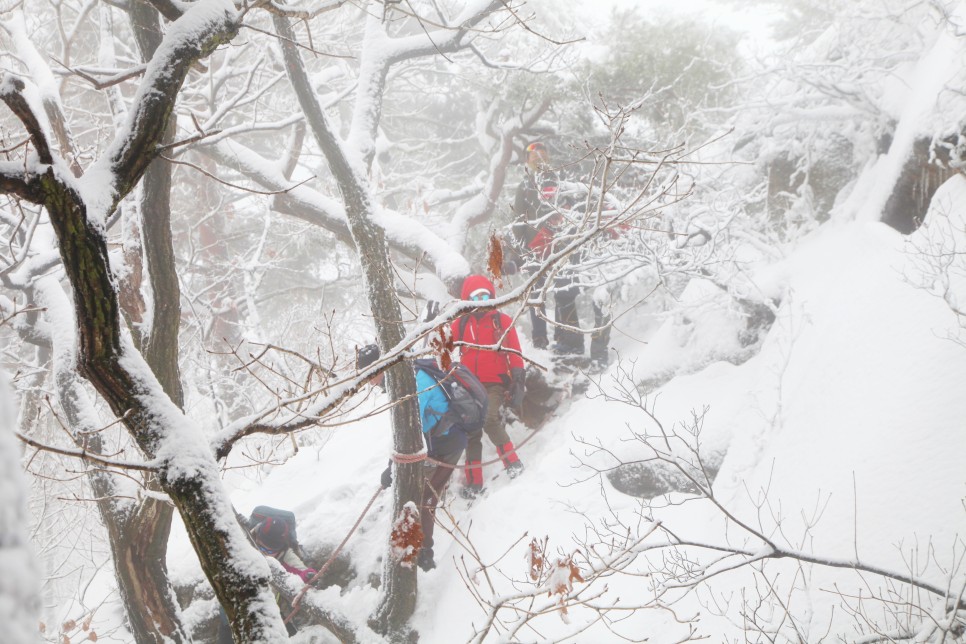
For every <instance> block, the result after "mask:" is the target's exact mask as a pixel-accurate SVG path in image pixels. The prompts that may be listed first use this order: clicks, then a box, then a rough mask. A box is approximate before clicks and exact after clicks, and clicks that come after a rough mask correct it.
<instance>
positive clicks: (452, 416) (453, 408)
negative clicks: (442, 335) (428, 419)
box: [414, 358, 488, 434]
mask: <svg viewBox="0 0 966 644" xmlns="http://www.w3.org/2000/svg"><path fill="white" fill-rule="evenodd" d="M414 365H415V367H416V368H417V369H419V370H420V371H423V372H425V373H426V374H427V375H429V376H430V377H432V379H433V380H435V381H436V382H437V383H439V388H440V389H441V390H442V391H443V395H445V396H446V400H447V402H448V403H449V409H447V410H446V413H444V414H443V416H442V417H441V418H440V419H439V422H438V423H437V427H439V428H442V429H448V428H449V427H452V426H453V425H459V426H460V428H461V429H462V430H463V431H464V432H466V433H468V434H472V433H475V432H478V431H480V430H481V429H483V421H484V420H486V409H487V403H488V399H487V396H486V387H484V386H483V383H481V382H480V381H479V379H477V377H476V376H474V375H473V372H472V371H470V370H469V369H467V368H466V366H465V365H463V364H460V363H456V364H454V365H453V366H452V367H451V368H450V370H449V373H447V372H445V371H443V370H442V369H440V368H439V365H437V364H436V360H434V359H433V358H420V359H419V360H416V361H415V363H414ZM434 432H435V429H434Z"/></svg>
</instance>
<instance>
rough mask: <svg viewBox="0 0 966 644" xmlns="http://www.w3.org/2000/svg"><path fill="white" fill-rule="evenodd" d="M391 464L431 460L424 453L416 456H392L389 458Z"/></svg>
mask: <svg viewBox="0 0 966 644" xmlns="http://www.w3.org/2000/svg"><path fill="white" fill-rule="evenodd" d="M389 458H390V459H391V460H392V462H393V463H419V462H420V461H425V460H427V459H428V460H432V459H430V458H429V455H428V454H427V453H426V452H419V453H418V454H395V453H394V454H393V455H392V456H390V457H389Z"/></svg>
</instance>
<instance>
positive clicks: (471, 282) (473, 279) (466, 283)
mask: <svg viewBox="0 0 966 644" xmlns="http://www.w3.org/2000/svg"><path fill="white" fill-rule="evenodd" d="M481 288H485V289H486V290H488V291H489V292H490V297H496V289H495V288H493V282H491V281H490V280H489V279H487V277H486V276H485V275H470V276H469V277H467V278H466V279H465V280H463V290H462V291H461V292H460V299H464V300H468V299H470V293H472V292H473V291H476V290H478V289H481Z"/></svg>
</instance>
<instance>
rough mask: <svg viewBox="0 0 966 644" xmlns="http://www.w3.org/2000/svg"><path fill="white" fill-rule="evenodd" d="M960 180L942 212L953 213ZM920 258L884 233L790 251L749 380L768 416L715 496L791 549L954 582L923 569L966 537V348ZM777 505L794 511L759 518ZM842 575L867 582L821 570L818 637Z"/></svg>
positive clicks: (813, 616) (760, 412) (739, 436)
mask: <svg viewBox="0 0 966 644" xmlns="http://www.w3.org/2000/svg"><path fill="white" fill-rule="evenodd" d="M957 184H958V185H959V187H958V188H956V187H955V186H950V187H948V188H947V189H946V190H944V191H943V192H942V194H941V195H939V196H937V201H936V203H937V204H939V203H947V204H949V206H950V209H952V203H954V202H953V201H952V200H951V199H949V198H950V197H952V195H951V194H950V193H951V192H952V191H953V190H961V189H962V188H963V185H962V181H959V182H957ZM959 197H960V198H959V199H958V200H957V201H955V203H956V206H955V211H956V212H955V216H957V217H962V216H963V214H964V213H966V199H963V198H962V195H959ZM949 212H951V211H949ZM917 259H919V257H917V254H916V253H915V252H910V248H907V247H906V246H905V245H904V243H903V239H902V237H901V236H900V235H899V234H898V233H895V232H894V231H892V230H891V229H888V228H887V227H886V226H884V225H882V224H854V225H849V226H844V227H834V226H833V227H830V228H828V229H826V230H820V231H818V234H816V235H814V236H813V237H812V238H810V239H808V240H806V242H805V243H804V244H802V246H801V247H800V248H799V249H798V251H797V252H796V253H795V254H794V255H793V256H792V257H790V258H789V260H788V262H787V265H786V266H784V267H783V268H784V269H785V270H787V272H788V273H787V274H788V278H789V282H788V297H787V298H786V299H785V301H784V302H783V304H782V307H781V310H780V312H779V316H778V320H777V321H776V323H775V325H774V326H773V327H772V330H771V332H770V334H769V337H768V338H767V339H766V341H765V343H764V346H763V348H762V351H761V354H760V355H759V356H758V357H757V358H756V359H755V363H754V364H753V365H747V368H746V373H745V374H744V376H745V377H746V378H747V379H746V380H745V383H746V386H747V388H748V389H749V391H753V392H755V400H756V405H757V409H756V410H755V413H750V414H746V415H745V421H746V423H745V425H744V428H743V430H742V431H735V433H734V440H733V441H732V443H731V445H730V447H729V452H728V455H727V456H726V458H725V461H724V463H723V466H722V469H721V471H720V473H719V476H718V478H717V480H716V482H715V490H716V494H717V495H718V497H719V498H720V499H722V500H724V501H725V503H726V504H727V505H728V507H729V509H731V510H732V511H733V512H735V513H736V514H737V515H738V516H740V517H742V518H744V519H746V520H748V521H750V522H751V523H752V524H753V525H756V527H757V526H758V525H759V523H760V527H763V528H764V530H765V531H766V532H767V533H769V534H771V535H773V536H774V537H775V538H776V539H779V540H780V541H782V542H784V543H783V545H785V546H791V547H797V548H804V549H806V550H807V551H808V552H810V553H813V554H816V555H819V556H829V557H839V558H843V559H848V558H852V557H856V556H857V557H858V558H859V559H860V560H862V561H864V562H866V563H869V564H874V565H880V566H883V567H885V568H888V569H891V570H894V571H896V572H899V573H902V572H905V571H906V570H907V564H906V562H905V559H907V558H913V559H915V560H916V563H915V564H913V566H914V567H915V571H916V572H917V573H918V574H920V575H921V576H922V577H923V578H925V579H928V580H930V581H933V582H935V583H939V584H941V585H945V583H946V581H947V580H948V579H947V577H948V575H949V573H948V572H945V573H944V572H943V571H942V570H940V569H939V567H937V566H935V565H932V566H928V565H925V561H926V557H925V554H924V552H925V551H926V550H927V549H928V547H934V548H936V552H938V553H942V554H941V555H939V556H938V560H939V563H940V565H941V566H944V567H952V566H951V564H952V563H953V562H952V561H951V560H949V557H951V556H955V555H954V554H953V553H954V548H959V549H960V551H961V549H962V544H963V541H962V540H963V536H964V535H966V511H964V508H963V505H962V501H963V493H964V476H963V468H962V455H963V454H966V432H964V431H963V422H964V421H963V419H964V418H966V396H963V394H962V392H963V387H964V385H966V346H964V345H962V344H961V343H956V342H953V341H951V340H950V339H949V337H950V336H951V335H955V334H956V333H957V332H958V330H959V326H958V323H957V319H956V316H955V315H954V313H953V312H952V311H951V310H950V309H949V307H948V306H947V304H946V303H945V302H944V301H943V300H942V299H941V298H940V297H936V296H935V295H934V294H932V293H930V292H929V291H928V290H926V289H925V288H921V287H919V286H918V285H917V284H916V283H915V281H914V280H912V279H910V275H914V274H915V272H914V271H913V268H914V267H915V265H916V261H917ZM743 368H745V367H743ZM752 370H753V371H752ZM741 376H742V374H741V372H740V371H739V373H738V374H736V377H739V378H740V377H741ZM756 419H757V420H756ZM766 496H767V498H768V499H769V501H770V503H771V507H772V509H776V508H780V509H779V510H776V512H777V514H778V515H779V516H780V518H778V517H776V516H775V515H773V514H772V513H771V512H772V511H771V510H769V511H766V512H764V513H760V512H759V511H758V508H757V507H756V502H759V501H760V500H761V499H763V498H765V497H766ZM763 517H764V518H763ZM813 519H816V520H815V521H814V525H813V526H812V527H810V528H808V527H807V525H806V524H807V523H809V522H810V521H812V520H813ZM778 524H780V525H781V532H780V533H778V532H777V531H776V529H777V526H778ZM792 535H794V537H793V536H792ZM806 535H807V537H806ZM732 536H734V535H732ZM785 539H798V540H799V541H798V542H797V543H787V542H785ZM802 544H807V545H805V546H803V545H802ZM927 544H929V546H928V547H927ZM913 548H916V549H917V551H916V552H912V550H913ZM954 574H958V575H959V576H960V578H961V577H962V574H963V572H962V571H961V570H960V571H959V572H958V573H954ZM843 578H844V579H845V581H844V582H843ZM832 580H834V581H835V583H839V584H842V583H844V584H845V586H840V588H846V587H850V586H849V584H853V586H851V587H852V588H853V589H854V584H858V583H860V582H859V580H858V577H857V576H855V575H853V574H852V573H842V572H831V571H830V569H827V568H819V569H818V570H817V571H816V572H815V574H814V576H813V577H812V578H811V589H812V591H813V592H811V593H810V594H809V599H808V602H809V608H808V611H807V612H808V614H809V616H808V617H806V618H805V621H806V622H808V621H809V620H811V623H812V624H813V626H815V627H816V628H817V627H818V625H819V624H820V623H821V621H822V620H825V623H826V624H828V623H830V622H829V620H830V619H831V615H833V613H832V606H833V605H834V604H835V603H836V601H835V600H836V599H837V598H836V597H830V596H829V593H825V596H822V593H823V592H824V591H820V590H819V589H821V588H826V589H827V588H828V585H827V584H829V583H831V581H832ZM960 581H961V579H960ZM880 583H881V581H880V580H878V579H876V580H874V582H873V584H874V586H876V587H878V586H879V585H880ZM823 584H826V585H825V586H823ZM934 599H935V598H934ZM840 619H841V616H840ZM837 628H845V624H844V623H843V622H841V621H839V622H835V624H834V626H833V630H832V632H839V631H838V630H836V629H837Z"/></svg>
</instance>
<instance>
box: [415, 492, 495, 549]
mask: <svg viewBox="0 0 966 644" xmlns="http://www.w3.org/2000/svg"><path fill="white" fill-rule="evenodd" d="M481 494H483V486H482V485H476V484H474V483H468V484H466V485H464V486H463V487H461V488H460V496H461V497H463V498H464V499H468V500H473V499H475V498H476V497H478V496H479V495H481ZM420 552H422V551H420Z"/></svg>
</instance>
